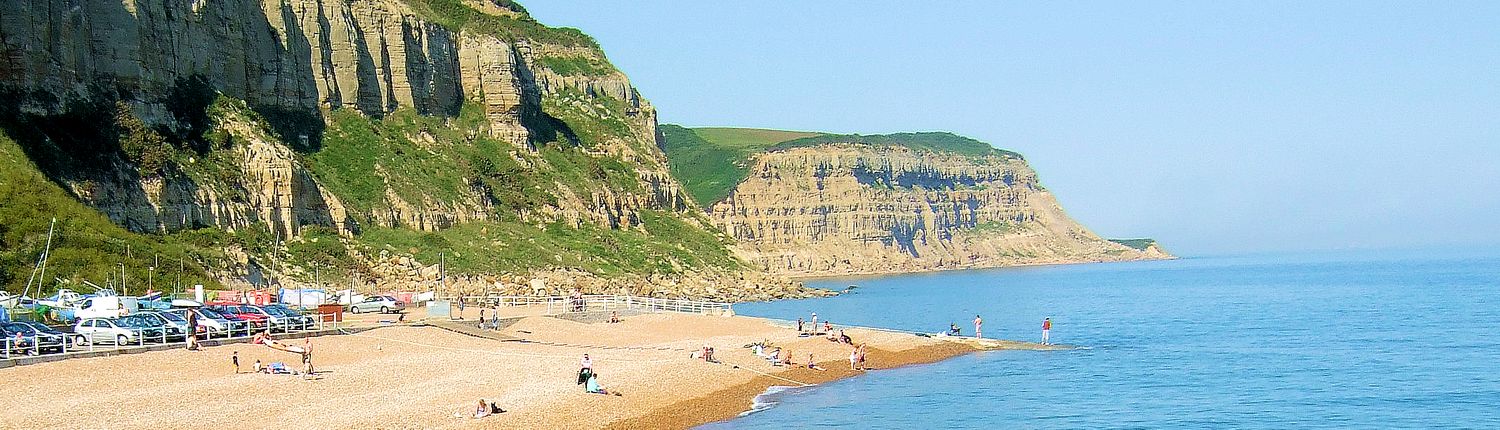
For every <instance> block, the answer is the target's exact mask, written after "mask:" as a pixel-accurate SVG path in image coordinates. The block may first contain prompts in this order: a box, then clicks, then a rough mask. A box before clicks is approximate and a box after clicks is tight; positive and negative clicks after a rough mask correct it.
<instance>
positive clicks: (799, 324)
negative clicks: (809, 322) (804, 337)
mask: <svg viewBox="0 0 1500 430" xmlns="http://www.w3.org/2000/svg"><path fill="white" fill-rule="evenodd" d="M802 331H803V330H802V317H797V332H798V333H801V332H802Z"/></svg>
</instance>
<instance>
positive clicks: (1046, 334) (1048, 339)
mask: <svg viewBox="0 0 1500 430" xmlns="http://www.w3.org/2000/svg"><path fill="white" fill-rule="evenodd" d="M1051 344H1052V318H1050V317H1048V318H1043V319H1042V345H1051Z"/></svg>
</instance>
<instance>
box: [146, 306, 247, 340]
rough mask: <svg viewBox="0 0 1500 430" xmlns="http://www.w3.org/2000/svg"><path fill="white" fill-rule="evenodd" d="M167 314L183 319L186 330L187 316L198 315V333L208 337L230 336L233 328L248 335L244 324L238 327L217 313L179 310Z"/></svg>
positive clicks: (194, 309)
mask: <svg viewBox="0 0 1500 430" xmlns="http://www.w3.org/2000/svg"><path fill="white" fill-rule="evenodd" d="M166 312H167V313H170V314H173V315H177V316H178V317H179V318H182V319H183V320H182V321H183V326H184V328H186V326H187V315H188V314H189V313H194V314H198V331H199V332H200V334H203V335H204V336H206V337H223V336H228V335H229V333H230V329H231V328H234V329H235V330H238V331H244V332H247V333H248V330H247V329H245V328H244V325H243V324H240V325H238V326H236V324H235V323H234V322H231V321H229V320H228V319H226V318H224V316H223V315H219V314H218V313H217V312H214V311H211V310H208V309H203V308H177V309H172V310H169V311H166Z"/></svg>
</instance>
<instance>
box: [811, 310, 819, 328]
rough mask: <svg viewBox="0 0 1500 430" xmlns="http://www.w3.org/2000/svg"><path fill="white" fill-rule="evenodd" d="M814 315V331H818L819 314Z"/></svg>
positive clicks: (814, 313)
mask: <svg viewBox="0 0 1500 430" xmlns="http://www.w3.org/2000/svg"><path fill="white" fill-rule="evenodd" d="M812 314H813V317H812V327H813V331H818V313H817V312H813V313H812Z"/></svg>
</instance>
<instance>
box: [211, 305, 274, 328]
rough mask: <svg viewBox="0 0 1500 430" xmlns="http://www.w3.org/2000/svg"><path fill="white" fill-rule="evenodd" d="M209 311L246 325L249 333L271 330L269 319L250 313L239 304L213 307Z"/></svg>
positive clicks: (262, 315)
mask: <svg viewBox="0 0 1500 430" xmlns="http://www.w3.org/2000/svg"><path fill="white" fill-rule="evenodd" d="M209 309H210V310H213V311H214V312H218V313H219V314H220V315H223V316H224V317H226V318H231V319H235V320H239V321H240V322H241V323H244V324H248V325H249V326H250V329H251V331H255V332H259V331H262V330H266V329H269V328H272V327H271V318H270V317H268V316H266V315H264V314H261V313H259V312H252V311H250V310H249V309H245V308H243V306H242V305H239V304H228V305H214V306H210V307H209Z"/></svg>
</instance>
